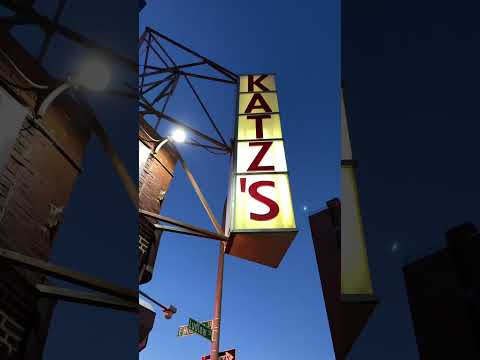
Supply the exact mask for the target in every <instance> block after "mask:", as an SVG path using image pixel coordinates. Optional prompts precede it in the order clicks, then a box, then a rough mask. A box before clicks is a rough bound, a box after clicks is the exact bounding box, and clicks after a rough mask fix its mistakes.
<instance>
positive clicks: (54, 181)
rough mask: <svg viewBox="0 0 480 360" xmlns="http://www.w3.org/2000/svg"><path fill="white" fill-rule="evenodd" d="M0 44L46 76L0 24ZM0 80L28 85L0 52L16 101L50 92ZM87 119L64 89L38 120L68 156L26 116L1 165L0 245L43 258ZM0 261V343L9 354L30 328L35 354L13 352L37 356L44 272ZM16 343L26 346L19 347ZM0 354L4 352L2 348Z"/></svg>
mask: <svg viewBox="0 0 480 360" xmlns="http://www.w3.org/2000/svg"><path fill="white" fill-rule="evenodd" d="M0 46H1V47H2V49H3V50H4V51H5V52H6V53H8V54H9V56H10V57H12V59H13V60H14V63H15V64H16V65H17V66H18V67H19V68H20V69H21V70H22V71H23V72H24V73H25V74H26V75H27V76H28V77H29V78H30V79H32V80H33V81H35V82H37V83H40V84H51V83H52V80H51V79H50V78H49V77H48V75H47V74H46V73H45V72H44V71H43V70H42V69H41V68H40V67H39V66H37V64H36V63H35V61H34V59H33V58H31V57H30V55H29V54H28V53H26V52H25V50H24V49H23V48H22V47H21V46H20V45H19V44H18V43H17V42H16V41H15V40H14V39H13V38H12V37H11V36H10V35H9V34H8V33H5V32H2V31H1V29H0ZM5 80H8V81H9V82H11V83H15V84H17V85H20V86H21V87H28V86H30V85H29V84H28V82H26V81H25V80H24V79H23V78H22V77H21V76H20V75H19V73H18V72H17V71H16V70H15V69H14V67H13V66H12V65H11V64H10V63H9V62H8V61H7V60H6V59H5V58H4V57H3V56H2V55H0V86H2V89H4V90H5V91H7V92H8V93H9V94H10V95H11V96H12V97H13V98H15V100H16V101H17V102H18V103H20V104H22V105H23V106H25V107H26V108H28V109H29V110H30V112H32V111H33V109H35V107H38V105H39V103H40V102H41V100H42V98H44V97H45V96H46V95H47V93H48V92H43V93H42V92H38V91H30V90H24V89H21V88H16V87H12V86H11V85H10V84H8V83H6V82H5ZM88 119H89V118H88V115H87V114H86V113H84V112H83V110H82V108H80V107H79V106H78V105H77V103H76V102H75V101H74V100H73V99H72V98H70V97H68V96H67V95H62V96H60V97H59V98H57V99H56V100H55V101H54V102H53V104H52V105H51V106H50V108H49V110H48V111H47V113H46V114H45V116H44V118H43V119H41V121H40V122H41V124H42V125H43V127H44V128H46V129H47V131H48V132H49V133H50V134H51V135H52V136H53V138H54V142H55V143H56V144H59V145H60V146H61V147H62V148H63V149H64V150H65V153H66V154H67V155H65V153H62V152H61V151H59V149H58V147H57V146H56V145H55V143H52V141H51V140H49V139H48V138H47V137H46V136H45V135H44V134H43V133H42V132H41V131H39V130H38V129H37V128H35V127H32V124H31V122H30V121H29V120H28V117H27V118H26V119H25V120H24V121H23V124H22V129H21V130H20V131H19V133H18V135H17V137H16V140H15V142H14V144H13V147H12V148H11V150H10V153H9V154H8V158H7V159H6V163H5V166H4V167H3V168H0V247H1V248H6V249H9V250H13V251H16V252H19V253H22V254H25V255H28V256H32V257H35V258H39V259H42V260H48V259H49V256H50V253H51V249H52V245H53V241H54V238H55V235H56V233H57V230H58V226H59V225H60V224H61V222H62V221H63V209H64V208H65V207H66V206H67V204H68V199H69V197H70V194H71V192H72V190H73V188H74V185H75V181H76V178H77V176H79V175H80V173H79V171H78V169H77V168H76V167H75V166H72V161H73V162H74V163H76V164H79V165H81V163H82V159H83V156H84V151H85V147H86V145H87V143H88V141H89V139H90V130H89V127H88V124H87V122H86V121H88ZM1 136H2V134H1V133H0V137H1ZM67 220H68V219H67ZM0 267H3V270H2V271H0V287H1V289H3V290H2V292H0V294H2V296H1V301H0V324H1V325H0V329H1V330H2V331H4V332H5V334H4V333H2V332H1V331H0V348H3V350H4V351H5V349H6V350H8V352H9V353H10V354H13V353H15V351H14V350H18V349H19V343H21V344H23V345H24V344H26V343H32V340H31V336H33V335H35V341H34V342H35V344H37V345H38V344H39V345H41V346H38V350H37V353H30V355H28V356H29V357H25V356H24V354H23V353H22V354H20V353H19V354H20V355H18V356H20V357H19V358H22V359H27V358H31V359H38V358H40V357H41V355H40V353H41V351H42V347H43V342H44V339H45V337H46V331H47V330H48V321H49V318H50V316H43V317H40V318H42V319H43V320H42V321H43V323H38V322H37V320H36V319H38V318H39V310H38V306H37V305H38V303H39V301H40V300H39V299H36V298H35V289H34V285H35V284H37V283H39V282H44V277H43V276H42V275H40V274H38V273H36V272H32V271H29V270H24V269H22V268H20V267H15V268H12V267H8V266H7V267H5V265H4V264H1V263H0ZM7 274H10V275H7ZM13 279H17V280H13ZM20 284H23V285H21V286H20ZM46 313H47V314H50V313H51V311H50V310H48V311H46ZM20 329H23V330H22V331H20ZM7 330H8V331H9V332H7ZM1 339H3V340H1ZM20 348H22V346H20ZM22 349H23V350H22V351H24V350H25V348H24V347H23V348H22ZM39 352H40V353H39ZM0 358H1V359H3V358H4V357H3V356H2V353H0Z"/></svg>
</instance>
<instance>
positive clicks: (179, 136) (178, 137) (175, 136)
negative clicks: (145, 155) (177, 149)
mask: <svg viewBox="0 0 480 360" xmlns="http://www.w3.org/2000/svg"><path fill="white" fill-rule="evenodd" d="M186 137H187V135H186V134H185V131H183V130H182V129H175V130H174V131H173V132H172V134H171V135H170V136H167V138H166V139H164V140H162V142H160V144H158V145H157V147H156V148H155V150H154V153H155V154H157V153H158V152H159V151H160V149H161V148H162V146H163V145H165V144H166V143H167V142H168V141H170V140H173V141H174V142H178V143H183V142H184V141H185V139H186Z"/></svg>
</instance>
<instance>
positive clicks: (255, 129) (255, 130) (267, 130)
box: [237, 114, 282, 140]
mask: <svg viewBox="0 0 480 360" xmlns="http://www.w3.org/2000/svg"><path fill="white" fill-rule="evenodd" d="M281 138H282V127H281V126H280V115H279V114H270V115H263V116H260V115H258V114H255V115H240V116H239V117H238V134H237V139H238V140H254V139H281Z"/></svg>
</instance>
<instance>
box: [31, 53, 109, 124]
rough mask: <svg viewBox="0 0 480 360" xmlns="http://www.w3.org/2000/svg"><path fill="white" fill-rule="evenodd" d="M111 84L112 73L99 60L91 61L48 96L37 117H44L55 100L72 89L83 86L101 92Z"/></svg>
mask: <svg viewBox="0 0 480 360" xmlns="http://www.w3.org/2000/svg"><path fill="white" fill-rule="evenodd" d="M109 82H110V71H109V69H108V67H107V66H106V65H105V64H104V63H103V62H101V61H99V60H89V61H87V62H85V63H84V64H83V65H82V67H81V68H80V71H79V72H78V73H77V74H75V75H74V76H68V77H67V80H66V81H65V82H64V83H63V84H61V85H60V86H58V87H57V88H55V89H54V90H53V91H52V92H51V93H50V94H48V96H47V97H46V98H45V100H43V102H42V104H41V105H40V107H39V108H38V112H37V115H38V116H39V117H43V116H44V115H45V113H46V112H47V109H48V107H49V106H50V104H51V103H52V102H53V100H55V99H56V98H57V97H58V96H59V95H60V94H62V93H63V92H65V91H66V90H68V89H70V88H71V87H79V86H83V87H85V88H87V89H89V90H92V91H101V90H104V89H105V88H106V87H107V85H108V83H109Z"/></svg>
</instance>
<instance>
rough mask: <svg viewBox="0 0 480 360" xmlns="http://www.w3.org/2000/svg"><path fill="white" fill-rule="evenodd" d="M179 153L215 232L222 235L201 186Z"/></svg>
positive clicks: (221, 230) (181, 162) (184, 168)
mask: <svg viewBox="0 0 480 360" xmlns="http://www.w3.org/2000/svg"><path fill="white" fill-rule="evenodd" d="M177 153H178V156H179V160H180V164H181V165H182V167H183V170H184V171H185V174H186V175H187V178H188V180H190V183H191V184H192V187H193V190H195V193H196V194H197V196H198V198H199V199H200V201H201V203H202V205H203V207H204V209H205V211H206V212H207V214H208V217H209V218H210V221H211V222H212V224H213V226H214V227H215V230H217V233H219V234H222V233H223V229H222V227H221V226H220V224H219V223H218V221H217V219H216V218H215V215H214V214H213V211H212V209H210V206H209V205H208V202H207V199H206V198H205V196H204V195H203V193H202V190H201V189H200V186H199V185H198V183H197V181H196V180H195V178H194V177H193V174H192V172H191V171H190V169H189V168H188V166H187V163H186V161H185V159H184V158H183V157H182V156H181V155H180V153H179V152H178V150H177Z"/></svg>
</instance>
